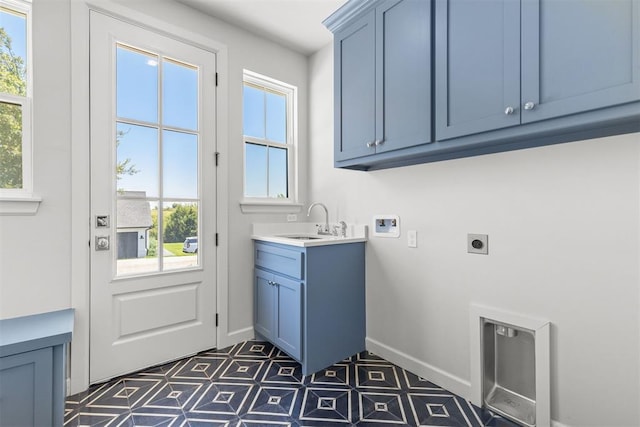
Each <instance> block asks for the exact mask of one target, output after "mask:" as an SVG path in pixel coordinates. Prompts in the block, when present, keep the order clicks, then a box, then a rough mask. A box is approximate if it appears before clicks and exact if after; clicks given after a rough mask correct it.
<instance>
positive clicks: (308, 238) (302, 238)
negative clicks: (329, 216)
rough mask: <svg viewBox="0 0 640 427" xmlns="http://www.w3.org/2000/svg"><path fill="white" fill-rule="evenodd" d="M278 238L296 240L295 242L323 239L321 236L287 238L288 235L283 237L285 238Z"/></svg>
mask: <svg viewBox="0 0 640 427" xmlns="http://www.w3.org/2000/svg"><path fill="white" fill-rule="evenodd" d="M278 237H284V238H285V239H294V240H319V239H322V237H319V236H287V235H283V236H278Z"/></svg>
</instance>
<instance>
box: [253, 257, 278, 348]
mask: <svg viewBox="0 0 640 427" xmlns="http://www.w3.org/2000/svg"><path fill="white" fill-rule="evenodd" d="M255 272H256V274H255V275H256V287H255V293H256V294H255V304H254V306H255V309H254V310H255V312H254V317H255V319H254V322H253V323H254V328H255V330H256V332H257V333H259V334H260V335H262V336H263V337H264V338H266V339H269V340H271V339H273V335H274V329H275V328H274V324H275V319H276V314H275V309H276V303H275V287H274V285H273V274H272V273H267V272H265V271H262V270H259V269H256V270H255Z"/></svg>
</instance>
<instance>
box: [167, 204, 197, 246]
mask: <svg viewBox="0 0 640 427" xmlns="http://www.w3.org/2000/svg"><path fill="white" fill-rule="evenodd" d="M197 233H198V208H197V207H196V206H195V205H176V208H175V211H174V212H173V214H171V216H170V217H169V219H168V220H167V226H166V228H165V229H164V241H165V242H167V243H175V242H182V241H184V239H186V238H187V237H189V236H197Z"/></svg>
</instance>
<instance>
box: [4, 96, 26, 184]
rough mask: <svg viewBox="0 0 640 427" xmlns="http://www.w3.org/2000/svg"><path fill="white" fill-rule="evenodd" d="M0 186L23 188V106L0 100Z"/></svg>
mask: <svg viewBox="0 0 640 427" xmlns="http://www.w3.org/2000/svg"><path fill="white" fill-rule="evenodd" d="M0 188H22V107H21V106H20V105H14V104H6V103H3V102H0Z"/></svg>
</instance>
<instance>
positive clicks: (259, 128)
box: [242, 85, 265, 139]
mask: <svg viewBox="0 0 640 427" xmlns="http://www.w3.org/2000/svg"><path fill="white" fill-rule="evenodd" d="M264 119H265V116H264V91H262V90H260V89H256V88H254V87H251V86H248V85H244V94H243V97H242V123H243V127H244V134H245V135H246V136H253V137H255V138H262V139H264V135H265V129H264V127H265V126H264Z"/></svg>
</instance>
